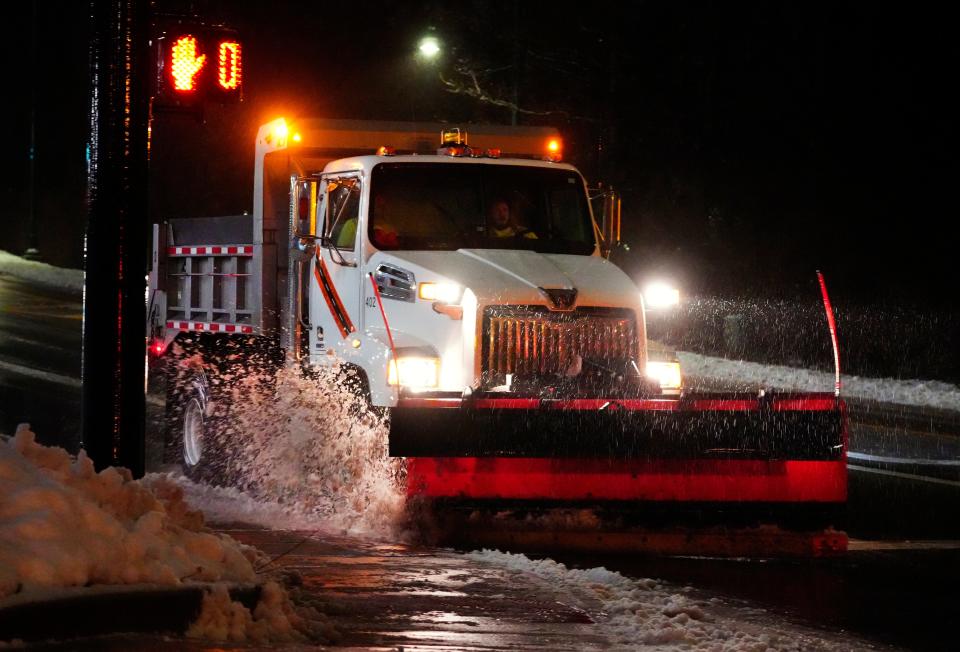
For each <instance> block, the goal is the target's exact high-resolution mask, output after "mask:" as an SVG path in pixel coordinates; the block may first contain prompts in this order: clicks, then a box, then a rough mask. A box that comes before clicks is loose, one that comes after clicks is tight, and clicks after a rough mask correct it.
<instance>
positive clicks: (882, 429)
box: [0, 275, 960, 650]
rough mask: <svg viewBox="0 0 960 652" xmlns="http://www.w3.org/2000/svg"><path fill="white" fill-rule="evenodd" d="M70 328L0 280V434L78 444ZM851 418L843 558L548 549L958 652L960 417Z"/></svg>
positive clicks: (834, 626)
mask: <svg viewBox="0 0 960 652" xmlns="http://www.w3.org/2000/svg"><path fill="white" fill-rule="evenodd" d="M80 329H81V307H80V301H79V297H77V296H75V295H68V294H63V293H59V292H55V291H49V290H44V289H39V288H35V287H32V286H30V285H27V284H25V283H23V282H21V281H18V280H16V279H12V278H10V277H7V276H4V275H0V432H5V433H11V432H12V431H13V429H14V428H15V427H16V425H17V424H18V423H20V422H24V421H29V422H30V423H31V424H32V425H33V429H34V431H35V432H37V433H38V435H39V437H40V439H41V441H43V442H44V443H49V444H58V445H62V446H65V447H66V448H68V449H75V448H76V446H77V442H78V440H79V423H80V383H79V375H80ZM852 416H853V419H852V424H851V434H850V450H851V452H852V453H853V455H852V457H851V460H850V500H849V509H848V521H847V531H848V533H849V534H850V535H851V539H852V541H851V551H850V553H849V554H848V555H847V556H846V557H844V558H841V559H834V560H819V561H818V560H813V561H810V560H805V561H755V560H737V561H730V560H716V559H689V558H687V559H677V558H672V559H664V558H651V559H647V558H642V557H637V556H631V557H623V556H620V557H611V556H604V557H591V556H589V555H568V556H562V555H552V556H553V557H554V558H559V559H560V560H561V561H565V562H567V563H568V564H569V565H572V566H580V567H590V566H606V567H608V568H612V569H615V570H619V571H621V572H623V573H625V574H628V575H631V576H637V577H651V576H652V577H658V578H662V579H664V580H667V581H671V582H676V583H679V584H692V585H695V586H698V587H700V588H702V589H705V590H711V591H716V592H717V593H718V594H721V595H724V596H728V597H732V598H734V599H742V600H745V601H749V602H750V603H752V604H754V605H759V606H761V607H763V608H766V609H768V610H769V611H770V612H771V613H772V614H775V615H777V616H780V617H783V618H787V619H796V620H798V621H801V622H807V623H814V624H816V625H817V626H820V627H823V628H826V629H829V630H833V631H838V630H839V631H850V632H853V633H856V634H857V635H860V636H864V637H866V638H868V639H872V640H874V641H876V642H877V643H878V644H879V645H881V646H883V645H885V644H893V645H897V646H902V647H904V648H906V649H938V650H948V649H949V650H952V649H956V644H955V640H954V633H953V628H954V625H955V623H956V622H958V621H960V597H958V595H960V545H958V544H957V543H956V542H958V541H960V466H958V465H957V464H956V461H957V460H960V427H958V426H960V419H958V418H957V416H956V415H951V414H949V413H925V412H920V411H916V410H907V411H902V412H901V411H896V410H891V409H890V408H889V407H885V406H876V405H861V406H854V409H853V410H852ZM945 462H946V463H945ZM438 600H439V602H438V603H437V605H436V606H437V608H438V609H442V598H438ZM504 649H506V648H504Z"/></svg>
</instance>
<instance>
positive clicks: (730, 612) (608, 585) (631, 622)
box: [466, 550, 867, 652]
mask: <svg viewBox="0 0 960 652" xmlns="http://www.w3.org/2000/svg"><path fill="white" fill-rule="evenodd" d="M466 556H467V557H468V558H470V559H473V560H474V561H478V562H483V563H488V564H493V565H495V566H498V567H501V568H506V569H508V570H511V571H514V572H516V573H531V574H533V575H535V576H537V577H540V578H542V579H545V580H547V581H548V582H550V583H551V584H553V585H554V586H556V587H558V588H560V589H561V590H562V591H566V592H569V593H570V594H571V595H573V596H574V597H577V598H582V599H584V601H585V602H587V603H589V602H593V601H599V603H600V605H601V608H600V611H601V613H600V614H599V615H598V616H596V620H597V622H598V624H599V625H600V626H601V627H603V628H604V629H605V630H606V632H607V633H608V635H609V636H610V638H611V639H612V640H613V642H614V645H615V646H616V647H615V648H613V649H618V650H637V649H645V648H648V647H649V648H656V649H658V650H704V651H706V650H710V651H711V652H713V651H716V652H741V651H743V652H746V651H750V652H753V651H760V650H782V651H793V650H796V651H799V650H838V651H839V650H850V649H858V648H860V647H861V646H862V647H867V646H866V645H865V644H864V643H863V642H862V641H856V640H851V639H849V638H843V637H841V636H840V635H837V636H835V637H831V635H830V634H828V633H825V632H817V631H812V630H807V629H803V628H802V627H800V626H794V625H791V624H789V623H786V622H784V621H783V620H782V619H779V618H778V619H776V620H775V621H774V622H771V618H770V617H769V614H766V613H765V612H763V611H762V610H758V609H749V608H743V607H739V608H738V607H734V606H732V605H728V604H725V603H723V602H722V601H720V600H719V599H717V598H709V597H702V596H698V595H697V594H696V593H694V592H692V591H691V590H687V589H684V588H681V587H676V586H670V585H667V584H662V583H660V582H659V581H657V580H653V579H631V578H629V577H625V576H623V575H621V574H620V573H617V572H615V571H609V570H607V569H605V568H602V567H601V568H589V569H585V570H578V569H571V568H567V567H566V566H564V565H563V564H561V563H558V562H555V561H553V560H552V559H539V560H538V559H530V558H528V557H526V556H525V555H522V554H512V553H509V552H500V551H498V550H482V551H475V552H472V553H469V554H467V555H466Z"/></svg>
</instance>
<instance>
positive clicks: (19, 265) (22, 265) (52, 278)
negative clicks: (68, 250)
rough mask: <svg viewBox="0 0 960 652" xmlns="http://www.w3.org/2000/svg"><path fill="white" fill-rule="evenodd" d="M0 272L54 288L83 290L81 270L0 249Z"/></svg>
mask: <svg viewBox="0 0 960 652" xmlns="http://www.w3.org/2000/svg"><path fill="white" fill-rule="evenodd" d="M0 274H9V275H10V276H15V277H17V278H22V279H24V280H26V281H30V282H32V283H36V284H37V285H43V286H45V287H48V288H52V289H54V290H66V291H67V292H83V270H82V269H67V268H65V267H54V266H53V265H48V264H46V263H41V262H39V261H36V260H27V259H26V258H21V257H20V256H14V255H13V254H11V253H9V252H6V251H3V250H2V249H0Z"/></svg>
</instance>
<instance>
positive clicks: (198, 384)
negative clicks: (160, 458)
mask: <svg viewBox="0 0 960 652" xmlns="http://www.w3.org/2000/svg"><path fill="white" fill-rule="evenodd" d="M178 380H179V382H177V381H172V385H173V386H172V387H170V389H169V390H168V391H167V438H166V439H167V460H168V462H171V463H173V464H177V465H179V466H180V468H181V469H182V470H183V473H184V475H186V476H187V477H188V478H190V479H192V480H202V481H206V480H211V479H213V478H212V476H211V473H210V472H209V470H208V467H209V466H210V464H209V462H210V453H211V452H212V450H211V446H212V444H213V442H212V441H211V440H212V438H211V437H210V436H209V435H210V433H211V426H212V425H213V424H212V423H211V419H210V418H209V417H208V415H207V406H208V403H209V396H210V394H209V389H208V385H207V378H206V375H205V374H204V373H203V371H201V370H199V369H198V370H195V371H191V372H189V373H187V374H185V375H184V376H183V377H181V378H180V379H178ZM205 448H206V451H204V449H205ZM205 452H206V454H205Z"/></svg>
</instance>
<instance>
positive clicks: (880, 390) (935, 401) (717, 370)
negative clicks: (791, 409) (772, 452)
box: [677, 351, 960, 411]
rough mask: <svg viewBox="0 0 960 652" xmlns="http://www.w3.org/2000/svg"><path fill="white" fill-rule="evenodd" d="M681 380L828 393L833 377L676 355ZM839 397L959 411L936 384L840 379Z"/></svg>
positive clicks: (956, 396)
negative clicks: (682, 371)
mask: <svg viewBox="0 0 960 652" xmlns="http://www.w3.org/2000/svg"><path fill="white" fill-rule="evenodd" d="M677 357H679V359H680V366H681V368H682V369H683V370H684V375H685V376H693V377H696V378H700V379H704V380H708V381H713V382H719V383H724V384H725V385H739V386H749V387H764V388H776V389H785V390H796V391H813V392H832V391H833V387H834V374H833V373H829V372H824V371H813V370H811V369H798V368H796V367H785V366H780V365H769V364H760V363H757V362H747V361H745V360H728V359H726V358H715V357H711V356H706V355H700V354H698V353H687V352H685V351H678V352H677ZM841 380H842V383H843V386H842V390H841V394H842V395H843V396H844V397H846V398H858V399H866V400H872V401H880V402H883V403H895V404H900V405H916V406H928V407H934V408H940V409H945V410H958V411H960V387H957V386H956V385H951V384H950V383H944V382H940V381H936V380H896V379H893V378H861V377H859V376H843V377H842V378H841Z"/></svg>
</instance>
